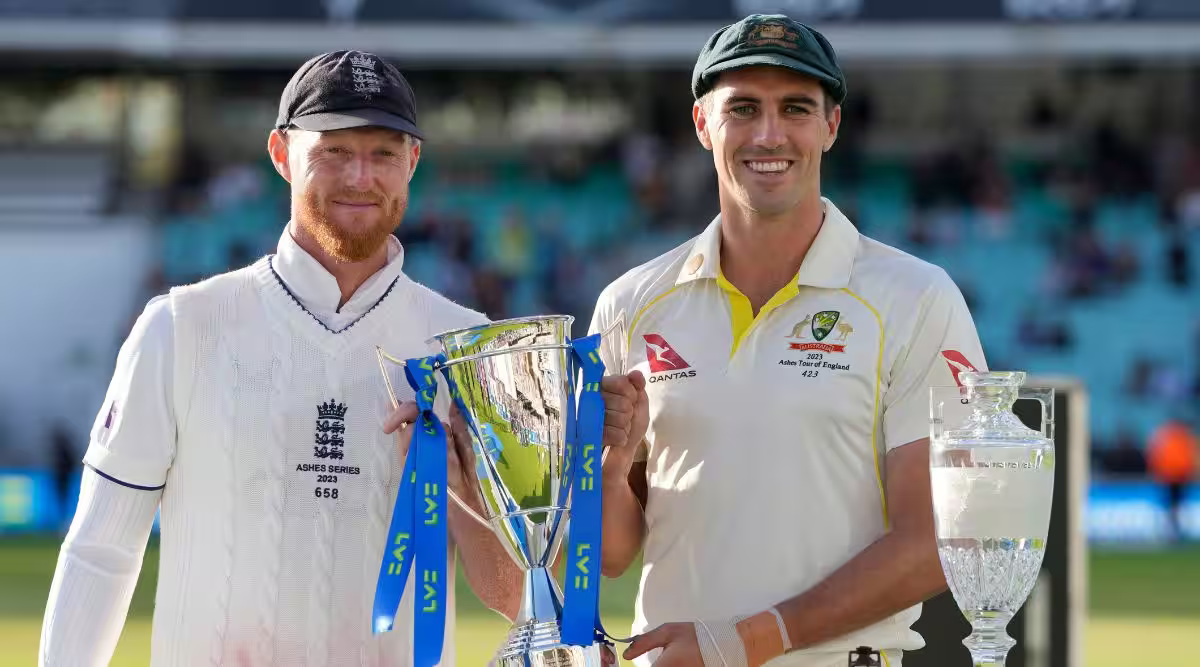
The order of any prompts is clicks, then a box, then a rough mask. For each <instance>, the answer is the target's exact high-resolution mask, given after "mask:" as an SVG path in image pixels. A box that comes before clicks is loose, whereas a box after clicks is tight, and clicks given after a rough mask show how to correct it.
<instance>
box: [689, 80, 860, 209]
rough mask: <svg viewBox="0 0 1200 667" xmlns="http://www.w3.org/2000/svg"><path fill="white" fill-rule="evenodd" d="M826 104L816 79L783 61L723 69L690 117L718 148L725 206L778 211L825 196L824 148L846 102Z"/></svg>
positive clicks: (707, 143) (834, 132) (711, 145)
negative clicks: (822, 191) (822, 193)
mask: <svg viewBox="0 0 1200 667" xmlns="http://www.w3.org/2000/svg"><path fill="white" fill-rule="evenodd" d="M826 106H827V98H826V94H825V90H824V89H823V88H822V87H821V85H820V84H819V83H818V82H817V80H816V79H813V78H810V77H807V76H804V75H802V74H800V73H798V72H794V71H792V70H790V69H787V68H784V67H772V66H761V67H747V68H745V69H738V70H733V71H730V72H725V73H723V74H721V75H720V77H719V78H718V80H717V82H716V85H715V86H714V87H713V89H712V90H711V91H710V92H709V93H708V95H706V96H705V98H703V99H702V100H699V101H697V102H696V104H695V105H694V106H693V108H692V119H693V120H694V121H695V124H696V135H697V137H699V139H700V143H702V144H703V145H704V147H705V148H707V149H709V150H711V151H712V152H713V161H714V163H715V164H716V169H717V181H718V184H719V188H720V193H721V202H722V205H723V206H725V205H729V204H732V205H736V206H738V207H739V208H742V209H743V210H746V211H748V212H752V213H754V214H756V215H757V216H759V217H778V216H781V215H783V214H786V213H787V212H789V211H791V210H793V209H795V208H796V207H797V205H798V204H799V203H800V202H801V201H804V200H805V199H806V198H809V197H817V196H820V182H821V155H822V154H823V153H824V152H825V151H827V150H829V148H830V147H831V146H833V142H834V140H835V139H836V138H837V130H838V125H839V124H840V123H841V107H838V106H833V107H832V108H830V109H828V110H827V109H826Z"/></svg>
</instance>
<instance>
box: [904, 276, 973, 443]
mask: <svg viewBox="0 0 1200 667" xmlns="http://www.w3.org/2000/svg"><path fill="white" fill-rule="evenodd" d="M939 275H940V279H939V280H937V281H935V282H934V284H933V285H932V286H931V287H930V289H929V290H928V291H927V292H926V294H925V298H924V299H923V300H922V301H923V303H922V307H921V309H920V310H919V312H918V320H917V323H916V326H914V327H913V328H912V329H911V331H912V333H911V336H910V339H909V340H908V342H907V345H905V346H904V348H903V350H904V353H903V355H902V356H901V358H900V359H898V360H897V361H896V363H895V365H894V366H893V369H892V374H891V382H890V383H889V387H888V390H887V393H886V394H885V396H884V413H883V423H884V442H885V445H886V448H887V451H891V450H892V449H895V448H896V447H899V446H901V445H906V444H908V443H910V442H914V441H916V440H920V439H922V438H927V437H929V388H930V387H933V386H955V385H956V384H957V381H958V380H957V375H958V373H959V372H960V371H963V370H978V371H986V370H987V360H986V359H984V356H983V346H982V345H981V344H980V342H979V334H978V332H977V331H976V329H975V322H974V320H973V319H972V318H971V312H970V310H969V309H968V308H967V304H966V302H965V301H964V300H963V297H962V293H961V292H960V291H959V289H958V287H957V286H956V285H955V284H954V282H953V281H951V280H950V278H949V276H947V275H946V274H945V273H944V272H943V273H940V274H939Z"/></svg>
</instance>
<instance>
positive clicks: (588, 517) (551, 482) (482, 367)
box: [378, 314, 627, 667]
mask: <svg viewBox="0 0 1200 667" xmlns="http://www.w3.org/2000/svg"><path fill="white" fill-rule="evenodd" d="M573 321H574V318H572V317H570V316H567V315H549V316H538V317H525V318H513V319H507V320H500V321H494V322H488V323H486V324H482V325H478V326H473V327H467V328H463V329H456V330H453V331H447V332H444V333H441V334H438V335H437V336H435V337H434V338H433V340H432V341H431V342H432V343H434V344H435V348H436V349H437V350H438V353H437V354H436V355H435V356H433V357H428V358H422V359H410V360H406V361H402V360H399V359H396V358H395V357H392V356H390V355H388V354H387V353H386V352H384V351H383V350H382V349H379V350H378V356H379V363H380V367H381V370H382V371H383V376H384V379H385V382H386V384H387V389H388V391H389V393H390V394H391V398H392V404H393V406H395V407H399V399H398V397H397V394H396V391H395V387H394V386H393V385H394V384H395V381H394V380H393V379H392V377H391V375H390V374H389V372H388V371H389V365H391V364H401V365H403V364H408V365H409V367H412V366H413V364H415V363H419V364H420V365H419V369H420V371H419V375H420V377H421V378H422V379H423V381H424V384H423V385H422V386H423V387H428V386H430V383H433V376H434V375H437V374H441V375H442V376H443V378H444V380H445V385H444V386H445V388H447V389H449V392H448V394H449V397H450V400H451V401H452V404H453V405H454V406H455V407H456V408H457V410H458V412H459V413H460V414H461V415H462V417H463V419H464V421H465V423H466V431H467V434H468V438H469V440H470V442H469V445H468V446H466V447H464V445H467V443H462V442H459V443H457V450H458V451H459V452H463V450H464V449H469V452H463V454H462V457H461V458H462V459H463V460H462V461H460V464H461V465H462V466H463V469H464V472H465V473H466V475H465V477H466V478H467V482H468V488H469V491H468V493H477V494H478V496H477V497H473V498H471V500H477V501H478V507H479V509H478V510H477V509H476V508H475V507H474V506H473V505H474V503H471V502H468V501H467V500H466V499H464V498H463V496H462V494H463V490H462V488H461V487H460V488H459V491H458V493H455V492H453V491H449V490H448V489H447V493H446V495H445V497H446V498H447V499H448V500H450V499H452V500H453V501H454V502H455V503H457V504H458V505H459V507H460V508H462V509H463V511H464V512H466V513H467V515H468V516H470V517H471V518H472V519H473V520H474V521H476V522H477V523H478V524H480V525H482V526H486V527H488V528H489V529H490V530H491V532H492V533H493V534H495V535H496V537H497V539H498V540H499V542H500V544H501V545H502V546H503V547H504V548H505V550H506V551H507V552H508V553H509V555H510V556H511V557H512V558H513V560H514V561H515V562H516V564H517V565H518V566H519V567H520V568H521V569H522V570H523V571H524V582H523V584H522V588H523V592H522V603H521V609H520V612H519V613H518V615H517V617H516V618H515V619H514V624H513V626H512V628H510V631H509V634H508V638H507V640H506V642H505V643H504V645H502V646H501V647H500V649H499V651H498V652H497V654H496V659H495V664H496V665H497V667H549V666H550V665H555V666H556V667H600V665H601V663H602V660H601V650H602V647H603V645H604V643H605V642H604V641H603V637H607V636H608V635H607V632H605V631H604V629H603V626H602V625H601V624H600V621H599V616H598V607H597V603H598V599H597V598H596V595H597V593H598V590H597V589H598V587H599V584H600V573H599V561H600V553H601V547H602V545H601V537H602V532H603V531H602V529H601V519H600V516H601V508H602V500H601V489H602V485H601V484H600V483H599V480H598V479H595V478H596V477H598V476H599V475H600V473H601V466H602V465H603V464H602V454H603V442H602V440H603V431H604V426H603V421H604V403H603V398H602V394H601V392H600V384H601V380H602V378H603V374H604V373H605V372H609V373H613V372H620V371H621V370H623V368H622V367H623V364H624V356H625V354H624V348H625V346H626V345H627V340H626V332H625V328H624V321H625V320H624V317H623V314H620V315H618V316H617V317H616V318H614V320H613V321H612V323H611V324H609V325H607V326H605V328H604V331H603V332H602V333H601V334H600V335H593V336H586V337H584V338H579V339H572V338H571V336H570V329H571V324H572V322H573ZM604 359H607V360H610V363H611V364H612V365H613V367H612V368H610V369H606V367H605V364H604V361H603V360H604ZM406 377H407V378H408V381H409V384H414V380H413V377H414V376H413V375H412V374H411V373H409V374H406ZM433 386H435V387H436V383H433ZM421 391H422V392H427V393H420V394H418V402H420V401H422V400H423V401H425V402H426V404H429V403H430V400H431V399H430V398H429V396H428V395H427V394H428V393H436V390H435V392H428V390H425V389H422V390H421ZM425 409H426V410H430V408H428V407H427V408H425ZM438 412H441V409H440V408H439V409H438ZM426 414H429V413H428V412H426ZM429 430H430V428H429V427H426V428H425V429H423V430H421V431H418V432H417V433H416V435H420V436H423V435H424V434H425V433H427V432H429ZM453 437H454V436H453V435H449V436H448V438H453ZM426 440H428V439H426ZM439 441H440V442H442V445H441V446H443V447H450V446H455V445H453V444H450V442H451V441H449V440H448V439H447V440H440V436H439ZM414 442H416V439H414ZM430 444H432V441H426V442H424V446H423V447H422V448H421V449H420V451H422V452H426V451H428V446H429V445H430ZM408 458H411V452H410V453H409V456H408V457H406V461H407V460H408ZM406 479H407V478H406ZM419 546H420V545H419V544H418V547H419ZM560 550H561V551H562V552H563V556H564V559H565V562H566V570H565V571H564V576H565V579H564V582H563V585H562V586H561V587H560V584H559V583H558V581H557V580H556V578H555V576H554V574H553V572H552V568H553V566H554V563H555V562H556V561H557V556H558V554H559V553H560ZM564 590H565V593H566V594H565V595H564ZM384 611H386V610H384ZM618 641H619V640H618Z"/></svg>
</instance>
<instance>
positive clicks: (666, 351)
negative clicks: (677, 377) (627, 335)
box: [642, 334, 691, 373]
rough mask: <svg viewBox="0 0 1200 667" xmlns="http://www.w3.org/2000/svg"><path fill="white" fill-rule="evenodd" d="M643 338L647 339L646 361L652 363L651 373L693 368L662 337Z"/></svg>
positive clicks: (656, 335) (650, 335) (652, 335)
mask: <svg viewBox="0 0 1200 667" xmlns="http://www.w3.org/2000/svg"><path fill="white" fill-rule="evenodd" d="M642 338H644V339H646V361H647V362H649V363H650V372H651V373H661V372H663V371H680V370H683V369H685V368H691V365H690V364H688V362H686V361H684V360H683V357H681V356H679V353H678V352H676V351H675V348H673V347H671V344H670V343H668V342H667V341H666V339H664V338H663V337H662V336H661V335H659V334H645V335H644V336H642Z"/></svg>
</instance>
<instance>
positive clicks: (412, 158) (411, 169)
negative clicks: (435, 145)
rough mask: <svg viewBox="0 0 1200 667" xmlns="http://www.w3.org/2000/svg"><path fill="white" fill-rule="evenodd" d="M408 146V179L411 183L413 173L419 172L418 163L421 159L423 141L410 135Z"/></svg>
mask: <svg viewBox="0 0 1200 667" xmlns="http://www.w3.org/2000/svg"><path fill="white" fill-rule="evenodd" d="M408 146H409V149H408V150H409V153H408V180H409V182H410V183H411V182H412V178H413V174H415V173H417V163H418V162H420V161H421V142H419V141H417V140H416V139H415V138H413V137H412V136H410V137H409V138H408Z"/></svg>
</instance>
